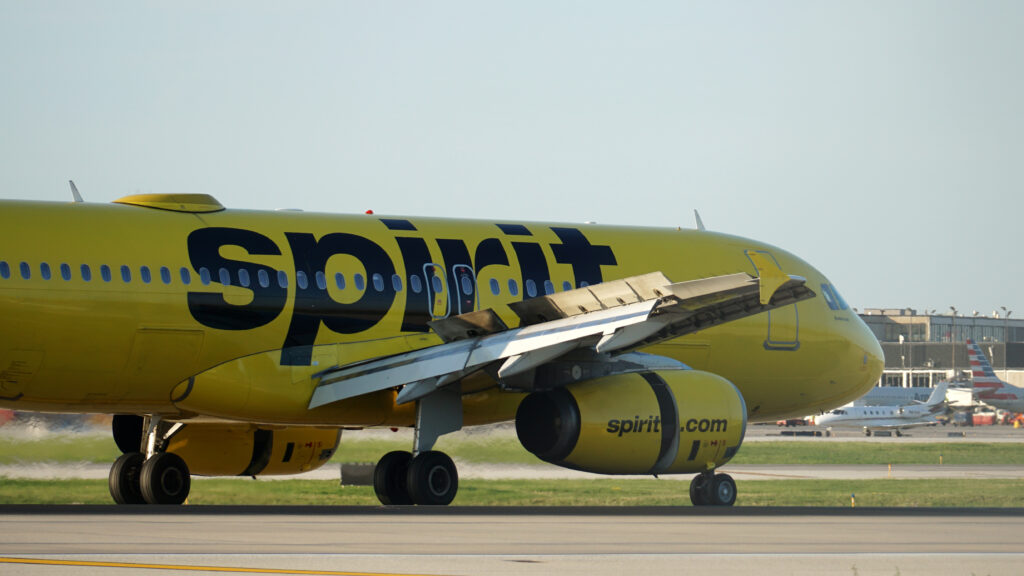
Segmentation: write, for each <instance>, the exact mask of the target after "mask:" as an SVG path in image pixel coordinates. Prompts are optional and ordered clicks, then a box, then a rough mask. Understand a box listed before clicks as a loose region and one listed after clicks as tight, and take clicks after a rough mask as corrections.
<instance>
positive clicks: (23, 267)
mask: <svg viewBox="0 0 1024 576" xmlns="http://www.w3.org/2000/svg"><path fill="white" fill-rule="evenodd" d="M18 270H20V271H21V277H22V278H24V279H25V280H28V279H29V278H31V277H32V268H31V267H30V266H29V265H28V262H22V263H21V264H20V265H19V266H18Z"/></svg>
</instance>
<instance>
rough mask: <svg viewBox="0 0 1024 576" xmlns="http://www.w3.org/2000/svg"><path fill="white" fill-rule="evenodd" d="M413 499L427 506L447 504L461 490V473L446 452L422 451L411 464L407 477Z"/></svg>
mask: <svg viewBox="0 0 1024 576" xmlns="http://www.w3.org/2000/svg"><path fill="white" fill-rule="evenodd" d="M407 483H408V487H409V495H410V496H412V501H413V502H415V503H417V504H421V505H425V506H447V505H448V504H451V501H452V500H454V499H455V493H456V492H458V491H459V473H458V471H457V470H456V469H455V463H454V462H452V459H451V458H449V457H448V455H447V454H445V453H444V452H435V451H432V450H431V451H428V452H421V453H419V454H418V455H417V456H416V457H415V458H413V459H412V463H411V464H409V474H408V477H407Z"/></svg>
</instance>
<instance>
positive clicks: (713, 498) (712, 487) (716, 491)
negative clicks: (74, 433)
mask: <svg viewBox="0 0 1024 576" xmlns="http://www.w3.org/2000/svg"><path fill="white" fill-rule="evenodd" d="M690 502H692V503H693V505H694V506H732V505H733V504H734V503H735V502H736V481H735V480H733V479H732V476H729V475H728V474H715V473H714V472H710V471H708V472H704V473H702V474H697V475H696V476H694V477H693V480H691V481H690Z"/></svg>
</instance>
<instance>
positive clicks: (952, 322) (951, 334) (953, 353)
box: [949, 306, 956, 381]
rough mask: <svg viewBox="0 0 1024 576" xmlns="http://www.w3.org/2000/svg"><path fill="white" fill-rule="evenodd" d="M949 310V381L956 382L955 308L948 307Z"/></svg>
mask: <svg viewBox="0 0 1024 576" xmlns="http://www.w3.org/2000/svg"><path fill="white" fill-rule="evenodd" d="M949 309H950V310H951V311H952V312H953V315H952V316H951V317H950V321H949V322H950V328H949V349H950V351H951V352H950V360H951V363H952V364H953V378H951V379H950V381H955V380H956V306H950V307H949Z"/></svg>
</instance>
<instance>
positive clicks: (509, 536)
mask: <svg viewBox="0 0 1024 576" xmlns="http://www.w3.org/2000/svg"><path fill="white" fill-rule="evenodd" d="M1022 533H1024V510H1019V509H968V510H963V509H864V508H860V509H849V508H835V509H833V508H781V509H777V508H752V509H744V508H732V509H704V510H696V509H693V508H667V507H666V508H448V509H417V508H404V509H402V508H400V509H384V508H376V507H354V508H319V507H189V508H172V509H164V508H159V507H157V508H153V507H138V508H134V509H130V510H126V509H125V508H124V507H115V506H79V507H73V506H67V507H0V573H3V574H30V575H50V574H75V575H92V574H111V573H115V574H116V573H125V574H128V573H145V574H179V575H180V574H182V573H183V572H187V573H195V574H217V573H219V574H223V573H225V572H231V573H242V574H255V573H278V574H299V573H307V574H309V573H331V574H355V573H362V574H403V575H405V574H452V575H469V574H474V575H475V574H566V575H574V574H580V575H583V574H586V575H595V576H601V575H616V576H617V575H620V574H636V573H645V574H646V573H653V572H658V573H668V574H679V573H686V572H690V571H696V570H715V571H718V572H723V571H724V572H725V573H759V574H766V573H767V574H844V575H849V574H857V575H863V574H888V575H893V574H900V575H906V574H931V575H934V574H1018V573H1020V571H1021V566H1024V564H1022V562H1024V544H1022V543H1021V538H1020V534H1022ZM115 570H116V571H115ZM311 571H319V572H311Z"/></svg>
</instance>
